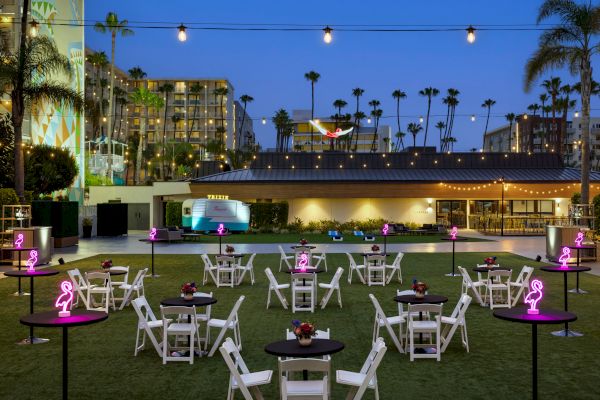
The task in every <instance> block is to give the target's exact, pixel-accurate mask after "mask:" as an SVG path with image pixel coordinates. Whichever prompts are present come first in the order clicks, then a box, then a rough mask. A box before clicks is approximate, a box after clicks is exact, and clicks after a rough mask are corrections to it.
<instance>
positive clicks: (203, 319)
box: [194, 292, 213, 351]
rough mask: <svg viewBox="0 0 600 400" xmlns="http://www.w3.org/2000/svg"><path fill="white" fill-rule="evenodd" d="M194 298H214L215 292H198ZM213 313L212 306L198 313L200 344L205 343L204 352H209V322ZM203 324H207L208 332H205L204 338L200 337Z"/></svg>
mask: <svg viewBox="0 0 600 400" xmlns="http://www.w3.org/2000/svg"><path fill="white" fill-rule="evenodd" d="M194 297H213V292H210V293H202V292H196V293H194ZM211 312H212V304H209V305H207V306H205V307H204V312H203V313H198V312H196V320H197V321H198V342H199V343H200V342H204V351H208V338H209V332H208V329H209V327H208V321H209V320H210V314H211ZM201 323H204V324H206V331H205V334H204V336H201V335H200V328H201V326H200V324H201Z"/></svg>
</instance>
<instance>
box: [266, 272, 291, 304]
mask: <svg viewBox="0 0 600 400" xmlns="http://www.w3.org/2000/svg"><path fill="white" fill-rule="evenodd" d="M265 274H266V275H267V279H268V280H269V294H268V295H267V309H268V308H269V305H270V304H271V292H275V295H276V296H277V298H278V299H279V301H280V302H281V305H282V306H283V308H285V309H286V310H287V308H288V302H287V300H286V299H285V296H283V294H282V293H281V292H280V290H283V289H289V288H290V284H289V283H278V282H277V280H276V279H275V275H273V272H272V271H271V268H265Z"/></svg>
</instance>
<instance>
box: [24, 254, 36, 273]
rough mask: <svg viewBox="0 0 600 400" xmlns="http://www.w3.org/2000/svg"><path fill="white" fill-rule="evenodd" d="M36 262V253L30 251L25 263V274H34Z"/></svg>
mask: <svg viewBox="0 0 600 400" xmlns="http://www.w3.org/2000/svg"><path fill="white" fill-rule="evenodd" d="M37 262H38V252H37V251H36V250H31V251H30V252H29V260H27V262H26V263H25V265H26V266H27V272H35V268H34V267H35V265H36V264H37Z"/></svg>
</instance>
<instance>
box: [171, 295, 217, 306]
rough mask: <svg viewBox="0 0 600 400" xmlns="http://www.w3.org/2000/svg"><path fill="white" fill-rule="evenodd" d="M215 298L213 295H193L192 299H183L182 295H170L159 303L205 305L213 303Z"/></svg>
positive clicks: (215, 300)
mask: <svg viewBox="0 0 600 400" xmlns="http://www.w3.org/2000/svg"><path fill="white" fill-rule="evenodd" d="M216 302H217V299H215V298H214V297H199V296H194V298H193V299H192V300H185V299H184V298H183V297H182V296H179V297H170V298H168V299H162V300H161V301H160V304H161V305H163V306H175V307H192V306H196V307H205V306H210V305H211V304H215V303H216Z"/></svg>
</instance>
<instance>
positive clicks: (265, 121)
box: [262, 117, 267, 125]
mask: <svg viewBox="0 0 600 400" xmlns="http://www.w3.org/2000/svg"><path fill="white" fill-rule="evenodd" d="M262 124H263V125H266V124H267V119H266V118H265V117H263V119H262Z"/></svg>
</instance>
